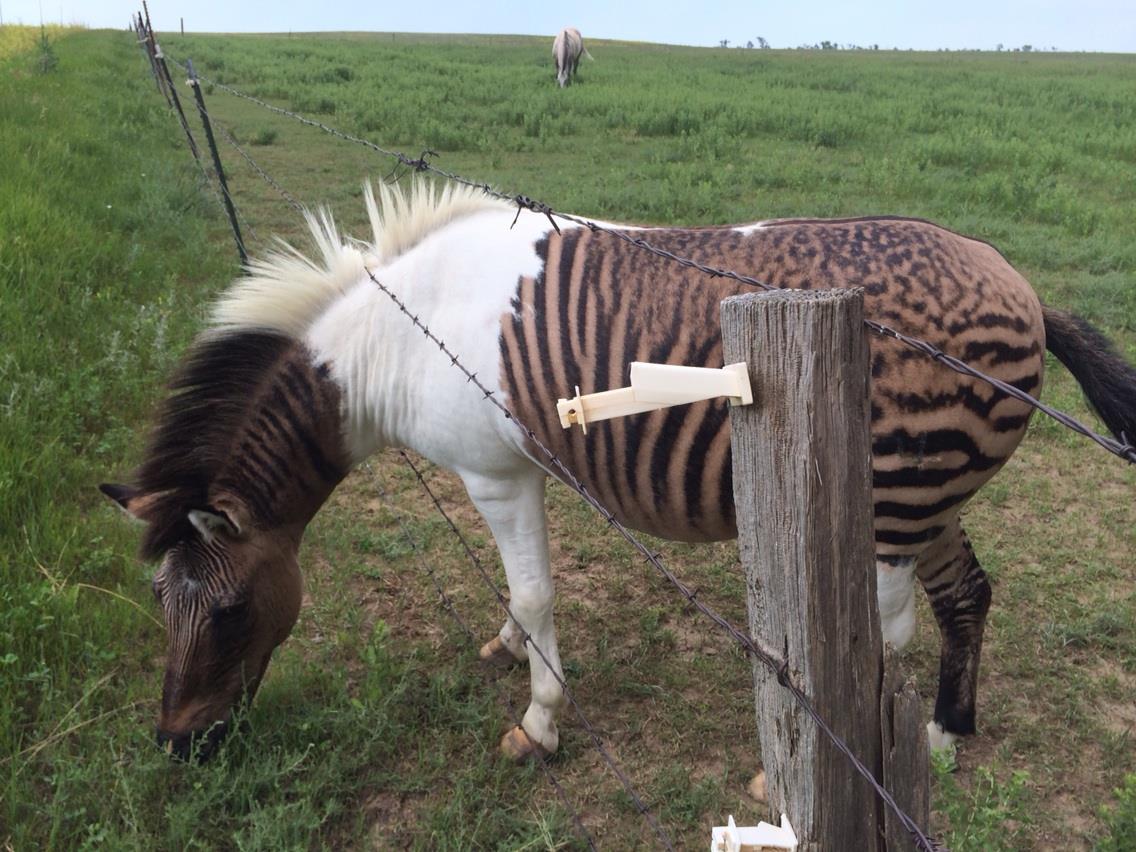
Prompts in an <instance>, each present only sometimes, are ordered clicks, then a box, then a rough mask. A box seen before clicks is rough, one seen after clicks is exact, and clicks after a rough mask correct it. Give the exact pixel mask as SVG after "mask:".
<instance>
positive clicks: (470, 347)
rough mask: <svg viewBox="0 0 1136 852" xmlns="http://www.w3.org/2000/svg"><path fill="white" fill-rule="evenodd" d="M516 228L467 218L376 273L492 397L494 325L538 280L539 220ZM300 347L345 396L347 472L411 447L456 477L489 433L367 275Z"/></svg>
mask: <svg viewBox="0 0 1136 852" xmlns="http://www.w3.org/2000/svg"><path fill="white" fill-rule="evenodd" d="M511 219H512V211H509V210H507V209H506V210H503V211H502V210H489V211H485V212H482V213H478V214H474V215H471V216H468V217H465V218H463V219H462V220H460V221H458V222H455V223H452V224H450V225H447V226H446V227H444V228H442V229H440V230H439V231H438V232H437V233H435V234H433V235H431V236H429V237H428V238H427V239H425V240H423V241H422V243H421V244H419V245H418V246H416V247H415V248H413V249H411V250H410V251H408V252H407V253H406V254H404V255H402V256H401V257H399V258H397V259H396V260H395V261H394V262H392V263H391V264H390V265H388V266H385V267H381V268H378V269H375V270H374V272H373V274H374V276H375V278H376V279H378V280H379V281H381V282H382V284H383V285H384V286H385V287H387V288H388V289H389V290H390V291H392V292H393V293H394V294H395V295H396V296H397V297H398V298H399V300H400V301H402V302H403V303H404V304H405V305H406V307H407V310H408V311H409V313H410V314H413V315H415V316H417V317H419V319H420V321H421V322H422V323H423V324H425V325H427V326H428V327H429V328H430V330H431V331H432V332H433V333H434V334H436V335H437V336H438V337H439V338H440V339H442V340H443V341H444V342H445V343H446V345H447V346H448V347H449V348H450V349H451V351H453V353H454V354H455V355H456V356H457V357H458V358H459V360H460V361H461V363H462V364H463V365H465V366H466V367H467V368H468V369H470V370H471V371H474V372H476V373H477V374H478V377H479V379H480V380H482V381H483V382H485V384H486V386H487V387H489V388H490V389H494V390H495V389H497V387H498V381H499V376H498V372H499V356H498V343H497V341H498V336H499V334H500V321H501V317H502V316H503V315H504V314H506V313H507V312H509V311H510V310H511V307H510V300H511V299H512V298H513V296H514V294H515V292H516V287H517V282H518V279H519V277H520V276H521V275H534V274H536V273H537V272H538V269H539V258H538V257H537V255H536V252H535V250H534V242H535V239H536V236H537V233H538V232H539V231H540V230H542V229H546V228H547V223H542V222H541V221H540V220H539V219H538V218H537V217H535V216H534V217H529V218H528V222H527V223H526V227H522V225H521V224H518V226H517V227H516V228H514V229H512V230H510V229H509V224H510V222H511ZM522 221H523V220H522ZM305 341H306V343H307V345H308V346H309V347H310V348H311V349H312V350H313V352H314V353H315V354H316V357H317V359H318V360H321V361H322V360H326V361H328V362H330V364H331V366H332V376H333V378H334V379H335V380H336V381H337V383H338V384H339V385H340V388H341V391H342V393H343V409H344V427H345V429H346V433H347V434H346V435H345V439H346V445H347V448H348V452H349V453H350V455H351V460H352V463H356V464H357V463H359V462H360V461H362V460H363V459H365V458H366V457H367V456H369V455H370V454H372V453H373V452H375V451H377V450H379V449H382V448H383V447H387V446H397V447H402V446H407V447H411V448H413V449H415V450H417V451H418V452H421V453H422V454H423V455H426V456H427V457H429V458H431V459H433V460H434V461H435V462H437V463H438V464H442V465H445V466H449V467H460V466H461V464H462V463H463V462H464V460H465V459H466V458H468V455H469V454H470V453H476V452H478V451H479V449H478V448H479V446H483V445H479V444H477V443H475V442H474V441H473V437H474V435H477V434H480V435H482V436H484V434H485V433H484V432H483V431H481V430H483V429H485V428H489V429H493V428H495V427H494V425H493V424H494V423H495V422H496V420H497V419H498V413H497V412H496V411H494V410H493V409H492V407H491V406H488V405H486V404H485V403H484V401H483V400H482V399H481V393H480V392H479V391H477V389H476V388H474V387H473V386H472V385H471V384H469V383H468V382H466V379H465V376H464V375H463V374H462V373H461V372H460V371H459V370H458V369H457V368H456V367H455V366H454V365H453V364H451V363H450V359H449V358H448V357H446V356H445V355H444V354H442V353H441V351H440V350H439V349H438V347H437V345H436V344H435V343H433V342H432V341H430V340H429V339H427V338H426V337H425V335H424V334H423V333H422V330H421V329H420V328H418V327H416V326H415V325H414V323H413V322H412V320H411V318H410V316H407V315H406V314H405V313H403V312H402V311H401V310H399V308H398V306H397V305H396V304H395V303H394V301H393V300H392V299H391V298H390V297H389V296H387V295H386V294H385V293H383V292H382V290H380V289H379V287H378V286H377V285H376V284H375V283H374V282H373V281H372V280H371V279H370V278H369V277H368V276H366V275H364V276H363V277H362V278H361V279H360V280H359V282H358V283H357V284H356V285H355V286H354V287H352V288H350V289H348V290H347V292H346V293H345V294H344V295H343V296H341V297H339V298H338V299H336V300H335V301H334V302H333V303H332V304H331V306H330V307H329V308H328V309H327V310H326V311H325V312H324V313H323V314H322V315H321V316H320V318H319V319H318V320H316V321H315V322H314V323H313V324H312V326H311V327H310V329H309V330H308V332H307V334H306V336H305Z"/></svg>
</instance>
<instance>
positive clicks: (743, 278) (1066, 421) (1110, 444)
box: [173, 59, 1136, 464]
mask: <svg viewBox="0 0 1136 852" xmlns="http://www.w3.org/2000/svg"><path fill="white" fill-rule="evenodd" d="M173 61H174V62H178V60H176V59H174V60H173ZM178 64H179V65H180V64H181V63H178ZM200 79H202V80H205V81H206V82H208V83H210V84H211V85H213V86H215V87H216V88H218V89H221V90H222V91H224V92H227V93H229V94H231V95H233V96H234V97H238V98H243V99H244V100H247V101H250V102H252V103H255V104H257V105H258V106H260V107H262V108H264V109H268V110H271V111H272V112H275V113H278V114H280V115H284V116H287V117H289V118H291V119H293V120H295V121H299V122H300V123H302V124H306V125H308V126H310V127H316V128H319V129H320V130H323V131H324V132H325V133H329V134H331V135H332V136H336V137H338V138H340V139H343V140H345V141H347V142H352V143H354V144H357V145H363V146H365V147H367V148H370V149H371V150H373V151H376V152H378V153H380V154H383V155H384V156H387V157H391V158H393V159H395V160H397V161H398V163H399V164H401V165H403V166H405V167H406V168H408V169H410V170H411V171H413V172H432V173H433V174H436V175H439V176H440V177H443V178H446V179H447V180H450V181H453V182H454V183H458V184H461V185H463V186H467V187H470V188H473V189H478V190H481V191H482V192H484V193H485V194H486V195H488V196H490V197H492V198H496V199H498V200H500V201H505V202H507V203H509V204H515V205H516V206H517V215H518V216H519V215H520V212H521V210H531V211H532V212H535V213H538V214H540V215H543V216H545V217H547V218H548V220H549V222H550V223H551V224H552V226H553V228H555V229H556V231H557V233H559V232H560V228H559V226H557V224H556V221H555V220H556V219H561V220H563V221H566V222H572V223H573V224H576V225H579V226H581V227H584V228H587V229H588V230H590V231H592V232H593V233H604V234H608V235H609V236H612V237H615V238H616V239H619V240H621V241H623V242H625V243H627V244H629V245H633V246H636V247H637V248H640V249H642V250H644V251H646V252H648V253H650V254H653V255H655V256H656V257H659V258H663V259H665V260H668V261H671V262H672V263H677V264H679V265H680V266H682V267H684V268H687V269H694V270H697V271H699V272H701V273H703V274H704V275H708V276H710V277H712V278H727V279H729V280H731V281H736V282H738V283H739V284H745V285H747V286H750V287H757V288H760V289H762V290H769V291H773V290H779V289H782V288H779V287H776V286H774V285H772V284H768V283H766V282H763V281H759V280H758V279H756V278H753V277H752V276H749V275H743V274H741V273H738V272H734V271H732V270H729V269H722V268H720V267H715V266H710V265H708V264H704V263H699V262H698V261H695V260H692V259H691V258H687V257H682V256H679V255H676V254H674V253H673V252H670V251H667V250H666V249H662V248H659V247H658V246H655V245H652V244H651V243H650V242H648V241H647V240H645V239H643V238H642V237H633V236H631V234H630V233H628V232H627V231H625V230H620V229H618V228H611V227H608V226H605V225H601V224H599V223H598V222H595V221H593V220H591V219H586V218H583V217H580V216H575V215H573V214H570V213H564V212H561V211H558V210H555V209H553V208H552V207H550V206H549V205H547V204H545V203H543V202H541V201H536V200H534V199H532V198H530V197H529V196H527V195H510V194H508V193H504V192H501V191H499V190H497V189H494V188H493V187H492V186H490V185H489V184H488V183H485V182H484V181H476V180H471V179H470V178H466V177H463V176H461V175H458V174H455V173H453V172H449V171H446V170H445V169H440V168H438V167H437V166H435V165H434V164H433V163H431V162H429V160H428V159H427V155H429V154H431V153H433V152H431V151H424V152H423V153H422V154H421V155H420V156H418V157H417V158H413V157H409V156H407V155H406V154H404V153H402V152H399V151H392V150H390V149H387V148H384V147H382V146H381V145H376V144H375V143H374V142H371V141H370V140H367V139H362V138H360V137H358V136H353V135H352V134H350V133H345V132H343V131H342V130H337V129H336V128H333V127H330V126H328V125H326V124H324V123H323V122H320V121H315V120H313V119H310V118H306V117H304V116H302V115H299V114H298V113H295V112H291V111H290V110H286V109H283V108H282V107H278V106H274V105H273V104H270V103H267V102H266V101H263V100H261V99H260V98H257V97H254V96H253V95H249V94H246V93H245V92H241V91H239V90H237V89H234V88H232V87H231V86H227V85H225V84H224V83H220V82H217V81H213V80H208V79H207V78H205V77H200ZM515 221H516V219H514V222H515ZM650 230H651V229H649V228H648V229H644V231H646V232H649V231H650ZM864 325H865V326H866V327H867V328H868V329H870V330H871V331H872V332H873V333H875V334H877V335H879V336H881V337H888V338H892V339H893V340H897V341H899V342H900V343H903V344H904V345H906V346H909V347H911V348H912V349H915V350H917V351H920V352H922V353H923V354H925V355H927V356H929V357H931V358H932V359H934V360H935V361H937V362H938V363H940V364H942V365H943V366H945V367H947V368H949V369H951V370H953V371H955V372H957V373H961V374H963V375H966V376H970V377H971V378H975V379H978V380H980V381H983V382H986V383H988V384H990V385H991V386H993V387H994V388H995V389H997V390H998V391H1001V392H1002V393H1004V394H1006V395H1007V396H1010V397H1012V398H1013V399H1016V400H1018V401H1019V402H1022V403H1024V404H1026V405H1028V406H1030V407H1031V408H1034V409H1036V410H1038V411H1040V412H1042V413H1043V414H1046V415H1048V416H1049V417H1052V418H1053V419H1054V420H1056V421H1057V422H1058V423H1060V424H1061V425H1062V426H1065V427H1066V428H1068V429H1071V430H1072V431H1074V432H1077V433H1078V434H1080V435H1082V436H1084V437H1086V438H1088V439H1089V440H1091V441H1093V442H1095V443H1096V444H1098V445H1099V446H1101V447H1103V448H1104V449H1106V450H1108V451H1109V452H1110V453H1112V454H1113V455H1116V456H1119V457H1120V458H1122V459H1124V460H1125V461H1128V462H1130V463H1133V464H1136V445H1134V444H1132V443H1129V442H1128V441H1129V440H1130V439H1129V437H1128V436H1124V438H1125V440H1124V441H1118V440H1116V439H1115V438H1112V437H1109V436H1107V435H1101V434H1099V433H1098V432H1096V431H1094V430H1093V429H1091V428H1089V427H1088V426H1086V425H1085V424H1083V423H1081V422H1080V421H1079V420H1077V419H1076V418H1074V417H1073V416H1072V415H1070V414H1067V413H1065V412H1063V411H1061V410H1059V409H1056V408H1054V407H1052V406H1050V405H1047V404H1046V403H1043V402H1042V401H1041V400H1039V399H1037V398H1036V397H1034V396H1031V395H1030V394H1028V393H1026V392H1025V391H1023V390H1021V389H1020V388H1017V387H1015V386H1013V385H1011V384H1008V383H1006V382H1004V381H1002V380H1001V379H997V378H994V377H993V376H989V375H987V374H985V373H983V372H982V371H980V370H977V369H975V368H974V367H971V366H970V365H968V364H966V363H965V362H963V361H961V360H959V359H958V358H955V357H954V356H951V355H948V354H947V353H945V352H943V351H942V350H941V349H939V348H938V347H937V346H935V345H934V344H932V343H928V342H927V341H925V340H920V339H919V338H916V337H912V336H910V335H907V334H904V333H902V332H900V331H897V330H896V329H893V328H891V327H889V326H887V325H884V324H883V323H880V322H877V321H875V320H871V319H865V320H864Z"/></svg>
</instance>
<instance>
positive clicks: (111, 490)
mask: <svg viewBox="0 0 1136 852" xmlns="http://www.w3.org/2000/svg"><path fill="white" fill-rule="evenodd" d="M99 491H101V492H103V494H105V495H106V496H107V497H109V498H110V499H111V500H113V501H114V502H115V503H117V504H118V507H119V508H120V509H122V511H124V512H126V514H128V515H130V517H132V518H134V519H135V520H139V521H148V520H150V518H149V511H150V509H151V508H153V505H154V497H155V495H153V494H143V493H142V492H141V491H139V490H138V489H137V488H132V487H131V486H129V485H116V484H115V483H113V482H104V483H102V484H100V485H99Z"/></svg>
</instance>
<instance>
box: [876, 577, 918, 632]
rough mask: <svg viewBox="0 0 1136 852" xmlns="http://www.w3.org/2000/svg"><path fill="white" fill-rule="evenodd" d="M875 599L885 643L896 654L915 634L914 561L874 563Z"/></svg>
mask: <svg viewBox="0 0 1136 852" xmlns="http://www.w3.org/2000/svg"><path fill="white" fill-rule="evenodd" d="M876 598H877V599H878V601H879V605H880V627H881V629H882V631H883V634H884V641H885V642H888V643H890V644H891V646H892V647H893V648H895V649H896V650H897V651H898V650H900V649H902V648H903V647H904V646H905V645H906V644H907V643H908V642H910V641H911V638H912V637H913V636H914V635H915V558H914V557H905V558H902V559H896V558H893V557H887V558H885V559H877V560H876Z"/></svg>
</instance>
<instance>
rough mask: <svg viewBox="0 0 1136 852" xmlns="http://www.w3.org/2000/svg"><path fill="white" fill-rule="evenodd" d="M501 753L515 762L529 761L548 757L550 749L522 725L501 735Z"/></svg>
mask: <svg viewBox="0 0 1136 852" xmlns="http://www.w3.org/2000/svg"><path fill="white" fill-rule="evenodd" d="M501 753H502V754H503V755H505V758H506V759H507V760H510V761H512V762H513V763H527V762H529V761H535V760H544V759H545V758H546V757H548V749H546V748H545V747H544V746H542V745H541V744H540V743H538V742H536V741H535V740H533V738H532V737H530V736H529V735H528V734H526V733H525V729H524V728H522V727H521V726H520V725H517V726H516V727H515V728H513V729H511V730H510V731H509V732H508V733H506V734H505V736H503V737H501Z"/></svg>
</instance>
